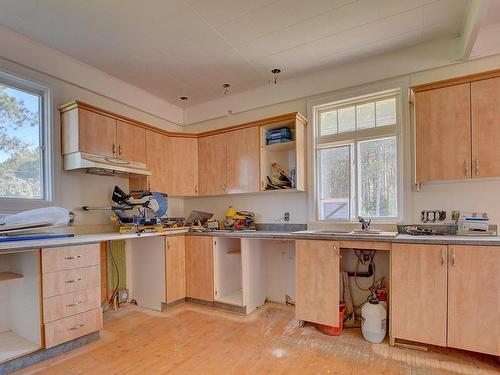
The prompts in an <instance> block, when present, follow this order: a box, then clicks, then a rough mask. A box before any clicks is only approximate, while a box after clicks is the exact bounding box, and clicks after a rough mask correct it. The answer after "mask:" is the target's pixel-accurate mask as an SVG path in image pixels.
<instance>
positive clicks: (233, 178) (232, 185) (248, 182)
mask: <svg viewBox="0 0 500 375" xmlns="http://www.w3.org/2000/svg"><path fill="white" fill-rule="evenodd" d="M226 134H227V158H226V160H227V163H226V164H227V193H228V194H231V193H255V192H258V191H259V172H260V164H259V161H260V160H259V152H260V145H259V127H258V126H254V127H251V128H246V129H240V130H233V131H231V132H228V133H226Z"/></svg>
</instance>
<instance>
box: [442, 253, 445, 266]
mask: <svg viewBox="0 0 500 375" xmlns="http://www.w3.org/2000/svg"><path fill="white" fill-rule="evenodd" d="M444 262H445V258H444V249H441V265H442V266H444Z"/></svg>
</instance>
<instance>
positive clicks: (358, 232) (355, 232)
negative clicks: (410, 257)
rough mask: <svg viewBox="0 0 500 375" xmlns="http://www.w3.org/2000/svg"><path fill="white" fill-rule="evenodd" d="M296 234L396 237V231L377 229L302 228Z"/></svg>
mask: <svg viewBox="0 0 500 375" xmlns="http://www.w3.org/2000/svg"><path fill="white" fill-rule="evenodd" d="M293 233H294V234H326V235H331V236H360V237H362V236H380V237H396V235H397V233H396V232H384V231H381V230H377V229H371V230H362V229H355V230H352V231H348V230H301V231H297V232H293Z"/></svg>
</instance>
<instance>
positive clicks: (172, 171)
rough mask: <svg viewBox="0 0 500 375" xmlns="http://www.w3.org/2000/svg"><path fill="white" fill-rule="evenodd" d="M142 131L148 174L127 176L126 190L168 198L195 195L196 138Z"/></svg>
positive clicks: (196, 181) (196, 168)
mask: <svg viewBox="0 0 500 375" xmlns="http://www.w3.org/2000/svg"><path fill="white" fill-rule="evenodd" d="M146 133H147V135H146V150H147V162H146V164H147V166H148V169H149V170H150V171H151V176H147V177H134V178H130V184H129V187H130V189H131V190H140V189H148V190H152V191H160V192H163V193H167V194H168V195H169V196H171V197H184V196H196V195H197V194H198V139H197V138H184V137H170V136H166V135H163V134H160V133H157V132H154V131H149V130H148V131H147V132H146Z"/></svg>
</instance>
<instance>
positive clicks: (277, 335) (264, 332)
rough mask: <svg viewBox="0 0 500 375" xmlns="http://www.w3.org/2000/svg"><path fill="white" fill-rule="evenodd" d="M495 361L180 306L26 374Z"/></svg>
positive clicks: (137, 315)
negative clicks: (375, 342) (412, 348)
mask: <svg viewBox="0 0 500 375" xmlns="http://www.w3.org/2000/svg"><path fill="white" fill-rule="evenodd" d="M499 371H500V366H499V365H498V362H497V360H496V358H495V357H488V356H480V355H476V354H471V353H467V352H461V351H456V350H444V349H439V348H432V349H431V351H429V352H420V351H414V350H409V349H406V350H403V349H398V348H393V347H390V346H389V345H388V344H387V343H383V344H370V343H368V342H366V341H364V340H363V339H362V337H361V332H360V331H359V329H348V330H344V333H343V334H342V336H340V337H329V336H325V335H323V334H321V333H319V332H317V331H316V330H315V329H314V328H313V327H311V326H306V327H304V328H298V326H297V321H296V320H295V319H294V313H293V310H291V309H290V308H287V307H284V306H281V305H276V304H266V306H265V307H264V308H262V309H260V310H258V311H256V312H255V313H253V314H251V315H250V316H247V317H242V316H239V315H235V314H231V313H226V312H220V311H217V310H214V309H212V308H208V307H203V306H197V305H192V304H181V305H178V306H175V307H173V308H171V309H170V310H169V311H168V312H164V313H158V312H153V311H149V310H144V309H141V308H138V307H136V306H126V307H123V308H120V310H119V311H118V312H109V313H106V314H105V323H104V330H103V331H102V338H101V340H99V341H97V342H94V343H92V344H89V345H87V346H84V347H82V348H79V349H76V350H73V351H72V352H69V353H66V354H64V355H61V356H59V357H56V358H53V359H51V360H47V361H45V362H42V363H39V364H37V365H35V366H32V367H28V368H26V369H24V370H23V371H22V372H20V373H24V374H43V373H46V374H49V373H50V374H142V375H143V374H162V373H164V374H166V373H168V374H342V375H343V374H425V375H428V374H483V375H484V374H498V373H499Z"/></svg>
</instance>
